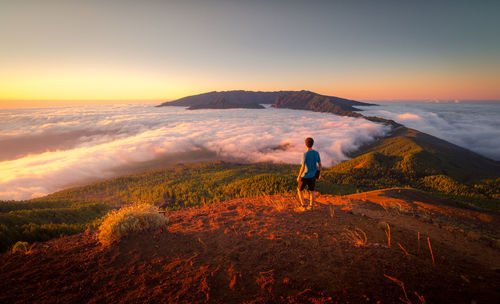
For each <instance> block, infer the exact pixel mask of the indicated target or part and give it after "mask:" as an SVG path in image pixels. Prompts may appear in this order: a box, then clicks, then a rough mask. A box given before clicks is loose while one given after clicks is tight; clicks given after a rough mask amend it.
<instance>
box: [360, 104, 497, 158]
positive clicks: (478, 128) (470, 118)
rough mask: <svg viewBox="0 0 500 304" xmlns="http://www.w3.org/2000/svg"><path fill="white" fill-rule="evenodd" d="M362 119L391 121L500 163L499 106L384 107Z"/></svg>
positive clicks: (366, 111) (369, 110)
mask: <svg viewBox="0 0 500 304" xmlns="http://www.w3.org/2000/svg"><path fill="white" fill-rule="evenodd" d="M359 108H360V109H363V110H364V111H363V112H362V113H363V115H366V116H378V117H382V118H386V119H392V120H394V121H396V122H399V123H401V124H404V125H405V126H407V127H409V128H414V129H417V130H419V131H422V132H425V133H428V134H431V135H434V136H436V137H439V138H441V139H444V140H446V141H449V142H451V143H454V144H456V145H459V146H461V147H464V148H467V149H469V150H472V151H474V152H476V153H479V154H481V155H484V156H486V157H489V158H491V159H494V160H500V144H499V143H500V103H472V102H469V103H456V102H455V103H417V102H413V103H394V102H391V103H383V104H380V106H378V107H359Z"/></svg>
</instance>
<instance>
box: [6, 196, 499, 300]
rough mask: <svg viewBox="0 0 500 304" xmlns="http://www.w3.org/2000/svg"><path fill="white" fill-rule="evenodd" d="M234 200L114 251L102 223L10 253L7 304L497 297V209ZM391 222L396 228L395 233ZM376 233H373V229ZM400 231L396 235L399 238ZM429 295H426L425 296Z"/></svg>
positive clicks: (180, 214)
mask: <svg viewBox="0 0 500 304" xmlns="http://www.w3.org/2000/svg"><path fill="white" fill-rule="evenodd" d="M319 203H320V205H318V206H317V208H316V209H315V210H314V211H307V212H302V211H300V210H298V209H296V200H295V199H294V198H293V197H290V196H271V197H260V198H247V199H235V200H230V201H227V202H220V203H215V204H212V205H207V206H204V207H199V208H195V209H191V208H190V209H184V210H179V211H172V212H169V213H168V216H169V217H170V222H169V224H167V226H165V227H164V228H162V229H160V230H157V231H151V232H145V233H139V234H133V235H131V236H130V237H128V238H126V239H123V240H122V241H120V242H119V243H117V244H112V245H111V246H109V247H103V246H102V245H100V244H99V243H98V242H97V239H96V231H95V230H92V229H91V230H88V231H87V232H85V233H82V234H78V235H74V236H70V237H65V238H61V239H56V240H53V241H49V242H47V243H36V244H34V245H32V246H31V247H30V248H29V249H28V251H27V252H26V253H23V252H17V253H13V254H12V253H8V254H3V255H2V256H1V259H2V263H1V264H0V281H1V282H2V284H0V302H2V303H26V302H37V303H53V302H65V303H89V302H91V303H95V302H107V303H131V302H135V303H154V302H157V303H160V302H161V303H173V302H176V303H178V302H186V303H187V302H189V303H207V302H208V303H242V302H246V303H270V302H286V303H347V302H349V303H376V302H377V301H381V302H382V303H400V301H406V303H409V302H410V301H411V302H412V303H472V302H477V303H494V302H496V301H495V299H498V298H499V296H500V294H499V291H498V286H499V283H500V274H499V272H498V270H499V269H500V268H499V267H500V259H499V257H500V255H499V254H498V250H499V249H498V241H495V239H492V238H491V235H496V236H497V237H498V227H497V226H496V225H495V223H498V220H499V218H498V215H497V214H488V213H482V212H477V211H472V210H467V209H461V208H457V207H456V206H455V205H454V204H453V203H452V202H448V201H443V200H435V199H432V198H430V197H428V196H426V195H425V194H423V193H420V192H419V191H414V190H408V189H389V190H383V191H376V192H369V193H361V194H356V195H352V196H347V197H339V196H321V197H319ZM388 227H389V228H390V231H389V230H388ZM365 236H366V237H365ZM388 236H390V242H389V240H388ZM424 301H425V302H424Z"/></svg>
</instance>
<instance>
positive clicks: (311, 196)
mask: <svg viewBox="0 0 500 304" xmlns="http://www.w3.org/2000/svg"><path fill="white" fill-rule="evenodd" d="M313 204H314V191H309V207H312V206H313Z"/></svg>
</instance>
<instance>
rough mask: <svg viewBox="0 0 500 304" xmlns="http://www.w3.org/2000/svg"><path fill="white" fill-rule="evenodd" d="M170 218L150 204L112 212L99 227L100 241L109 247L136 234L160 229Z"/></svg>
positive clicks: (136, 205)
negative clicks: (125, 237)
mask: <svg viewBox="0 0 500 304" xmlns="http://www.w3.org/2000/svg"><path fill="white" fill-rule="evenodd" d="M166 223H168V218H167V217H164V216H162V215H161V214H159V213H158V208H156V207H155V206H153V205H148V204H135V205H131V206H127V207H123V208H121V209H119V210H113V211H110V212H109V213H108V214H106V216H105V217H104V219H103V221H102V223H101V225H100V226H99V241H100V242H101V243H102V244H103V245H109V244H111V243H113V242H116V241H118V240H120V239H121V238H123V237H124V236H126V235H129V234H131V233H134V232H139V231H145V230H149V229H155V228H159V227H161V226H163V225H165V224H166Z"/></svg>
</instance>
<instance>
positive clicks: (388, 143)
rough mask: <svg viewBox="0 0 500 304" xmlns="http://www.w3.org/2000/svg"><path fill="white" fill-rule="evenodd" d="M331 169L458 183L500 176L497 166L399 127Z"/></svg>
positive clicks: (467, 152) (468, 151)
mask: <svg viewBox="0 0 500 304" xmlns="http://www.w3.org/2000/svg"><path fill="white" fill-rule="evenodd" d="M351 157H353V159H351V160H349V161H346V162H343V163H341V164H339V165H337V166H335V167H334V168H333V170H334V171H336V172H347V171H349V170H352V169H361V168H366V169H385V170H397V171H401V172H402V173H405V174H407V175H411V176H414V177H423V176H427V175H440V174H442V175H447V176H449V177H451V178H453V179H456V180H458V181H461V182H469V181H476V180H478V179H480V178H491V177H499V176H500V165H499V164H498V163H497V162H495V161H493V160H490V159H488V158H486V157H483V156H481V155H479V154H477V153H474V152H472V151H470V150H467V149H464V148H461V147H459V146H456V145H454V144H451V143H449V142H447V141H444V140H441V139H439V138H437V137H434V136H431V135H428V134H425V133H422V132H419V131H417V130H414V129H409V128H405V127H399V128H397V129H396V131H395V132H394V133H393V134H392V135H391V136H390V137H387V138H384V139H381V140H378V141H376V142H374V143H372V144H370V145H367V146H365V147H363V148H361V149H360V150H359V151H357V152H356V153H354V154H353V155H351Z"/></svg>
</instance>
